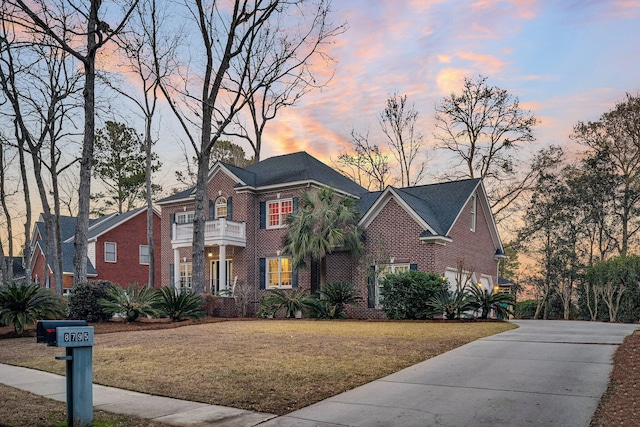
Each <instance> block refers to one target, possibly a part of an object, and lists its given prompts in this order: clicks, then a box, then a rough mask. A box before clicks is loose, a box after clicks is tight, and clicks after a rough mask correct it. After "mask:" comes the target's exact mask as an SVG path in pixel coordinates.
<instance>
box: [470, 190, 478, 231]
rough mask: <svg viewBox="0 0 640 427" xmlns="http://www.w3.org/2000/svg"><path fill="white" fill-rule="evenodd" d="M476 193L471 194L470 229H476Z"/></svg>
mask: <svg viewBox="0 0 640 427" xmlns="http://www.w3.org/2000/svg"><path fill="white" fill-rule="evenodd" d="M477 216H478V215H477V208H476V195H475V194H474V195H473V196H471V231H476V221H477Z"/></svg>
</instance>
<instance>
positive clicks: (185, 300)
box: [158, 287, 205, 322]
mask: <svg viewBox="0 0 640 427" xmlns="http://www.w3.org/2000/svg"><path fill="white" fill-rule="evenodd" d="M159 292H160V297H159V299H158V308H159V309H160V311H162V312H163V313H165V314H166V315H167V316H169V318H171V320H172V321H174V322H179V321H181V320H186V319H202V318H203V317H204V316H205V312H204V310H203V309H202V306H203V305H204V299H203V298H202V296H201V295H198V294H194V293H191V292H187V291H185V290H184V289H180V290H178V289H176V288H173V287H163V288H160V291H159Z"/></svg>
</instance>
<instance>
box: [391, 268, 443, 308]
mask: <svg viewBox="0 0 640 427" xmlns="http://www.w3.org/2000/svg"><path fill="white" fill-rule="evenodd" d="M448 286H449V285H448V283H447V280H446V279H445V278H443V277H442V276H440V275H439V274H436V273H425V272H422V271H406V272H402V273H397V274H389V275H387V276H386V277H385V278H384V279H383V280H382V283H381V289H380V293H381V303H382V308H383V310H384V312H385V314H386V316H387V318H389V319H430V318H432V317H433V315H434V314H435V313H436V312H437V310H434V308H433V307H432V306H431V305H430V304H429V301H430V300H431V299H432V298H433V297H434V296H436V295H438V294H440V292H442V291H443V290H444V289H447V287H448Z"/></svg>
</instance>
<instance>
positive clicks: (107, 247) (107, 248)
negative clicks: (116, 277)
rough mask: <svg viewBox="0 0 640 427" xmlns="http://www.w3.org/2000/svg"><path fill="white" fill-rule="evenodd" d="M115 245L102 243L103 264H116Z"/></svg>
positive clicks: (113, 243)
mask: <svg viewBox="0 0 640 427" xmlns="http://www.w3.org/2000/svg"><path fill="white" fill-rule="evenodd" d="M116 260H117V254H116V243H115V242H104V262H116Z"/></svg>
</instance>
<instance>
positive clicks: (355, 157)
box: [335, 130, 395, 191]
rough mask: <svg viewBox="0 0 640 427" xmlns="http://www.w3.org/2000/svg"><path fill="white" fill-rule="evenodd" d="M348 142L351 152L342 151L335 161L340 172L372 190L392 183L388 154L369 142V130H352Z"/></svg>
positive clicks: (383, 187) (381, 188) (382, 188)
mask: <svg viewBox="0 0 640 427" xmlns="http://www.w3.org/2000/svg"><path fill="white" fill-rule="evenodd" d="M350 143H351V147H350V148H351V150H352V153H353V154H351V153H349V152H347V151H344V152H342V153H340V155H339V156H338V160H337V161H336V162H335V163H336V166H337V168H338V169H339V170H340V172H342V174H344V175H346V176H347V177H349V178H350V179H352V180H353V181H355V182H357V183H358V184H360V185H361V186H363V187H364V188H367V189H369V190H372V191H376V190H377V191H382V190H384V189H385V187H386V186H387V185H393V184H394V182H395V181H394V180H393V179H392V177H391V170H390V168H389V155H388V154H385V153H383V152H382V150H380V147H379V146H378V145H372V144H371V143H370V142H369V132H367V133H366V134H360V133H358V132H356V131H355V130H352V131H351V141H350Z"/></svg>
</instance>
